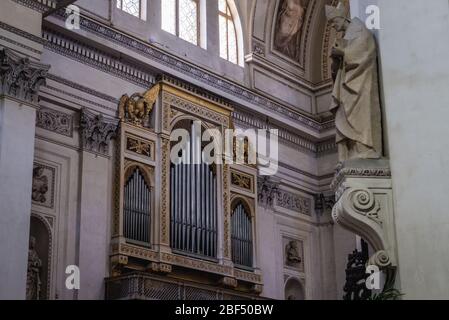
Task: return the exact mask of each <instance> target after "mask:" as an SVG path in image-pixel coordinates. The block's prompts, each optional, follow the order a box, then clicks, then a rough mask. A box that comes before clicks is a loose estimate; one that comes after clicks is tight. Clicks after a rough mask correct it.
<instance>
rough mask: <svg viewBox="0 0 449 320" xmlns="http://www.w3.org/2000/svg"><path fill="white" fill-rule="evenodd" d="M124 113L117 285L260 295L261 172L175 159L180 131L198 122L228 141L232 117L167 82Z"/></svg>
mask: <svg viewBox="0 0 449 320" xmlns="http://www.w3.org/2000/svg"><path fill="white" fill-rule="evenodd" d="M119 109H120V110H119V112H120V119H121V121H120V134H119V140H118V141H119V146H118V148H117V157H116V160H117V161H116V163H117V165H116V179H115V180H116V183H115V197H114V198H115V200H114V201H115V209H114V215H113V227H112V241H111V260H110V261H111V276H112V277H118V276H121V275H124V274H127V273H130V272H139V273H144V274H152V275H153V274H154V275H157V276H164V277H168V278H174V279H188V280H189V281H195V282H198V283H200V284H204V285H213V286H223V287H226V288H227V289H233V290H238V291H241V292H246V293H253V294H254V293H255V294H259V293H260V292H261V290H262V278H261V275H260V271H259V269H258V266H257V245H256V244H257V241H256V240H257V239H256V220H257V219H256V218H257V213H256V208H257V191H256V190H257V185H256V183H257V169H256V167H255V166H252V165H245V164H239V165H237V164H226V163H225V161H224V159H223V164H218V165H216V164H214V165H205V164H201V165H196V166H194V168H193V167H192V168H191V166H188V165H174V164H172V161H171V158H170V153H171V148H172V146H173V142H171V141H170V135H171V132H172V130H174V129H176V128H179V127H183V128H185V129H187V130H189V127H190V126H191V125H192V123H193V122H194V121H197V120H199V121H201V125H202V126H201V130H204V129H205V128H208V129H217V130H219V132H220V133H221V134H222V137H223V138H222V139H223V140H224V137H225V134H224V133H225V130H226V129H231V128H233V124H232V118H231V114H232V111H233V110H232V107H231V106H230V105H229V104H228V103H226V102H225V101H223V100H222V99H220V98H217V97H215V96H212V95H209V94H207V93H204V92H202V91H199V90H197V89H195V88H193V87H190V86H189V85H186V84H185V83H182V82H180V81H178V80H175V79H171V78H168V77H165V76H164V77H162V78H161V80H160V81H158V82H157V83H156V84H155V85H154V86H153V87H152V88H151V89H149V90H148V91H147V92H145V93H143V94H134V95H132V96H131V97H128V96H127V95H124V96H123V97H122V99H121V100H120V106H119ZM192 130H193V127H192ZM222 145H224V142H223V144H222ZM203 147H204V142H202V145H201V146H195V144H194V142H192V144H191V145H189V148H192V149H193V148H203ZM220 156H221V157H223V158H224V155H220Z"/></svg>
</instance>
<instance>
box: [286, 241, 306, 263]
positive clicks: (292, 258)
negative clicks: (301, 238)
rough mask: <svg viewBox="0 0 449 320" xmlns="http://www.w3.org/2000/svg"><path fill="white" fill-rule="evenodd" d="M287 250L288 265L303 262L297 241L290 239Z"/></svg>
mask: <svg viewBox="0 0 449 320" xmlns="http://www.w3.org/2000/svg"><path fill="white" fill-rule="evenodd" d="M285 251H286V252H287V265H296V264H300V263H301V262H302V259H301V256H300V254H299V250H298V243H297V242H296V241H290V242H289V243H288V244H287V247H286V249H285Z"/></svg>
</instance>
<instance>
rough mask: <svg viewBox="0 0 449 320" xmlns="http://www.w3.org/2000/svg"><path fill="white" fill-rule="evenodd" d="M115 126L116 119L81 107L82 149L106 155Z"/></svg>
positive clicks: (115, 129) (116, 123)
mask: <svg viewBox="0 0 449 320" xmlns="http://www.w3.org/2000/svg"><path fill="white" fill-rule="evenodd" d="M117 127H118V120H116V119H114V118H107V117H105V116H103V115H102V114H94V113H91V112H90V111H87V110H86V109H83V110H82V111H81V120H80V128H81V143H82V148H83V150H85V151H89V152H93V153H97V154H101V155H105V156H107V155H108V154H109V141H110V140H111V139H113V138H115V136H116V133H117Z"/></svg>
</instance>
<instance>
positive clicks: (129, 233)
mask: <svg viewBox="0 0 449 320" xmlns="http://www.w3.org/2000/svg"><path fill="white" fill-rule="evenodd" d="M150 218H151V189H150V186H149V185H148V184H147V182H146V180H145V177H144V173H143V172H142V171H141V169H139V167H135V168H134V169H133V171H132V172H131V174H130V175H129V177H128V178H127V180H126V181H125V194H124V203H123V219H124V221H123V231H124V235H125V238H126V239H128V240H132V241H138V242H140V243H143V244H147V245H149V244H150V227H151V224H150V223H151V221H150Z"/></svg>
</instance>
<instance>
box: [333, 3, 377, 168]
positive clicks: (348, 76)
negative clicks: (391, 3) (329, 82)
mask: <svg viewBox="0 0 449 320" xmlns="http://www.w3.org/2000/svg"><path fill="white" fill-rule="evenodd" d="M326 16H327V19H328V20H329V22H330V23H331V24H332V26H333V28H334V29H335V30H336V31H337V32H342V33H343V37H342V38H341V39H338V40H336V42H335V44H334V46H333V48H332V54H331V58H332V60H333V71H334V75H333V77H334V88H333V92H332V105H331V108H330V110H331V112H332V113H334V114H335V125H336V129H337V133H336V135H337V139H336V142H337V145H338V154H339V161H340V162H343V161H345V160H349V159H357V158H359V159H379V158H380V157H381V156H382V125H381V111H380V97H379V84H378V74H377V49H376V48H377V47H376V42H375V39H374V36H373V35H372V33H371V32H370V31H369V30H368V29H367V28H366V26H365V24H364V23H363V22H362V21H360V20H359V19H357V18H355V19H352V20H349V19H347V18H346V10H345V8H344V6H343V4H342V3H340V4H339V5H338V6H337V7H333V6H326Z"/></svg>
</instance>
